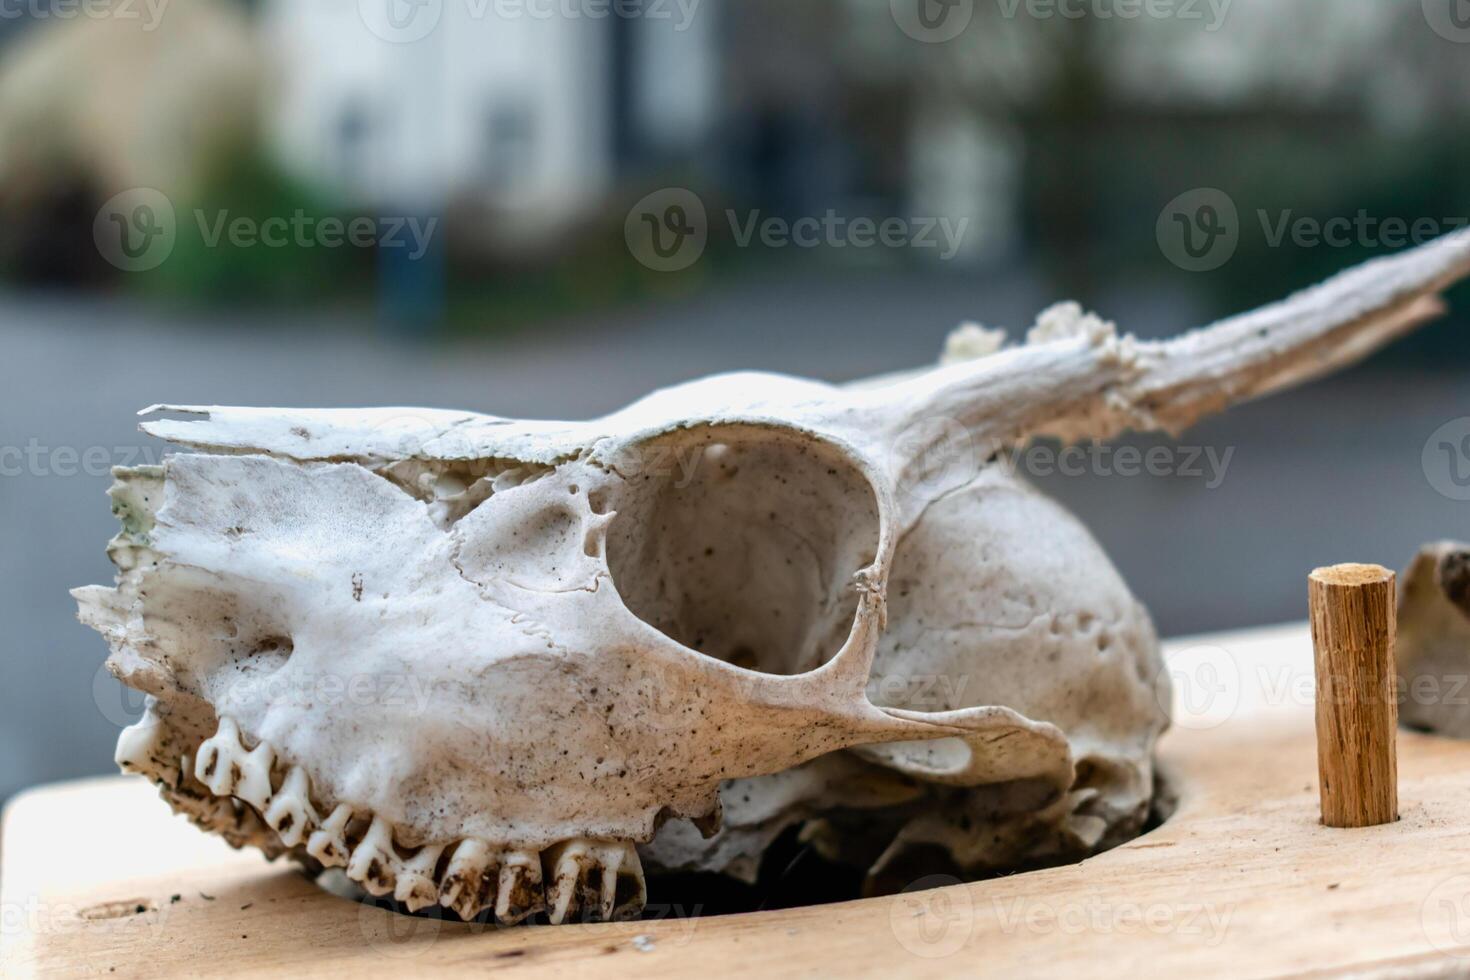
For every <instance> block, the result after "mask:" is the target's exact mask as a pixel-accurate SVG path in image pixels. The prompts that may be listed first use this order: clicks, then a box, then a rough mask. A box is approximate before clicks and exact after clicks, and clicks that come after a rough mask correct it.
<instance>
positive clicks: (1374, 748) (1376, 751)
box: [1307, 565, 1399, 827]
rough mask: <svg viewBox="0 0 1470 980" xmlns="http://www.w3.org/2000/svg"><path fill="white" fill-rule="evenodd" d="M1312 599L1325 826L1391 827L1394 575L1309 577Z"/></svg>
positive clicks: (1356, 571) (1394, 798)
mask: <svg viewBox="0 0 1470 980" xmlns="http://www.w3.org/2000/svg"><path fill="white" fill-rule="evenodd" d="M1307 597H1308V604H1309V606H1310V609H1311V618H1312V646H1313V648H1314V649H1315V651H1316V658H1315V660H1316V669H1317V774H1318V776H1319V778H1320V782H1321V792H1322V822H1323V823H1324V824H1326V825H1327V826H1329V827H1370V826H1372V825H1374V824H1380V823H1390V822H1392V821H1394V820H1397V819H1398V815H1399V802H1398V761H1397V756H1396V749H1395V742H1394V737H1395V733H1396V732H1397V729H1398V713H1399V712H1398V699H1397V692H1396V690H1395V687H1394V660H1393V639H1394V629H1395V599H1394V575H1393V572H1391V571H1389V570H1388V569H1386V568H1383V567H1381V566H1379V565H1333V566H1331V567H1330V568H1319V569H1316V570H1315V571H1313V572H1312V574H1311V575H1310V576H1309V577H1308V581H1307Z"/></svg>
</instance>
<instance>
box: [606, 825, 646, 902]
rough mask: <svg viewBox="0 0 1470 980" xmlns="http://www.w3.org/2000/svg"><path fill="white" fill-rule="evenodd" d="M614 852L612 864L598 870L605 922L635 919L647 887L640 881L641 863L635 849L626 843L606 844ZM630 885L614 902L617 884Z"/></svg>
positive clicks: (643, 900)
mask: <svg viewBox="0 0 1470 980" xmlns="http://www.w3.org/2000/svg"><path fill="white" fill-rule="evenodd" d="M614 848H615V849H616V853H617V857H616V859H615V860H614V861H612V862H609V863H608V864H606V865H604V866H603V871H602V917H603V918H604V919H605V920H607V921H608V922H614V921H616V922H621V921H624V920H626V919H636V918H637V917H638V915H639V914H640V913H641V912H642V911H643V906H644V904H645V903H647V901H648V888H647V885H646V884H645V883H644V879H643V862H642V861H640V860H639V859H638V849H637V848H635V847H634V846H633V845H632V844H631V843H629V842H627V841H619V842H618V843H616V844H613V845H609V848H608V849H609V850H612V849H614ZM620 883H626V884H628V885H630V886H631V887H630V889H629V891H628V892H627V893H626V897H624V899H623V900H622V901H621V902H619V901H618V885H619V884H620Z"/></svg>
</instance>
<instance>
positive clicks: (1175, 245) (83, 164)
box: [0, 0, 1470, 797]
mask: <svg viewBox="0 0 1470 980" xmlns="http://www.w3.org/2000/svg"><path fill="white" fill-rule="evenodd" d="M1467 121H1470V3H1467V2H1465V0H1423V2H1422V3H1421V2H1420V0H1399V2H1392V3H1386V2H1383V0H891V2H890V0H806V2H802V3H791V2H784V3H782V2H776V0H295V2H292V0H254V2H245V0H236V2H231V0H0V625H3V627H4V628H3V630H0V679H3V682H0V731H3V735H4V737H5V744H7V745H9V746H11V748H10V749H9V750H8V751H7V752H5V753H3V754H0V797H3V796H5V795H8V794H10V793H13V792H14V791H15V790H17V789H19V788H22V787H24V786H27V785H30V784H34V783H37V782H43V781H48V780H54V779H60V778H66V777H71V776H77V775H83V774H89V773H98V772H105V771H109V770H110V769H111V768H112V766H111V753H112V745H113V742H114V740H115V737H116V733H117V730H118V728H119V727H120V726H122V725H125V724H127V723H129V722H130V721H131V720H132V718H133V717H134V716H136V714H137V711H138V709H139V705H138V704H137V703H136V702H135V701H133V700H131V699H130V698H129V697H127V696H125V694H124V692H123V690H122V689H121V687H120V686H119V685H118V684H117V683H116V682H115V681H113V680H112V679H111V677H110V676H109V675H107V674H106V672H105V671H103V670H102V668H101V665H102V662H103V659H104V657H105V652H106V651H105V645H104V643H103V641H102V640H101V639H100V638H99V637H98V636H96V635H95V634H93V633H92V632H90V631H89V630H86V629H84V628H82V627H81V626H80V625H78V624H77V623H76V621H75V619H74V605H73V603H72V601H71V599H70V598H69V597H68V595H67V589H68V588H70V587H72V586H77V585H82V584H87V583H94V582H107V581H110V579H111V574H112V569H111V566H110V565H109V563H108V562H107V559H106V557H105V555H104V551H103V548H104V545H105V543H106V541H107V539H108V537H110V535H111V534H112V533H113V530H114V521H113V519H112V517H111V515H110V514H109V512H108V505H107V501H106V498H105V497H104V491H105V490H106V488H107V486H108V484H109V482H110V480H109V477H108V469H109V467H111V466H113V465H136V464H138V463H141V462H148V461H156V460H157V459H158V458H159V456H160V454H161V453H162V451H163V447H162V446H160V445H157V444H154V443H152V442H151V441H150V440H148V439H146V438H144V437H142V436H140V435H139V434H138V433H137V432H136V429H135V425H136V419H135V417H134V413H135V412H136V411H137V410H138V409H140V408H142V407H144V406H146V405H149V404H152V403H155V402H172V403H182V404H250V405H292V406H297V405H299V406H347V405H364V404H409V405H426V406H441V407H455V408H465V409H473V410H478V411H483V412H489V413H494V414H502V415H510V416H530V417H537V416H541V417H545V416H559V417H585V416H590V415H595V414H599V413H603V412H606V411H609V410H612V409H614V408H616V407H618V406H619V405H621V404H623V403H625V402H626V401H628V400H630V399H632V398H635V397H637V396H638V395H640V394H642V393H644V392H646V391H647V390H648V389H650V388H653V387H656V386H660V385H664V384H668V383H671V382H675V381H679V380H683V379H687V378H690V377H694V376H697V375H700V374H705V373H710V372H715V371H722V370H729V369H737V368H760V369H773V370H779V371H784V372H790V373H795V374H801V375H809V376H814V377H819V378H824V379H831V380H845V379H851V378H857V377H861V376H864V375H867V374H873V373H880V372H885V371H890V370H895V369H899V368H904V367H910V366H915V365H920V364H924V363H928V362H932V361H933V360H934V359H935V358H936V357H937V356H938V355H939V352H940V350H941V348H942V347H943V344H944V340H945V337H946V335H947V334H948V332H949V331H950V330H952V329H953V328H955V327H956V326H958V325H960V324H961V323H964V322H967V321H977V322H981V323H984V324H986V325H989V326H997V327H1006V328H1009V329H1010V331H1011V335H1012V336H1013V337H1018V336H1020V335H1022V334H1024V331H1025V329H1026V327H1027V326H1029V325H1030V324H1031V323H1032V322H1033V319H1034V317H1035V315H1036V313H1037V312H1038V311H1039V310H1041V309H1042V308H1044V307H1045V306H1047V305H1048V304H1050V303H1051V302H1053V301H1055V300H1058V299H1064V298H1073V299H1076V300H1078V301H1080V302H1082V303H1083V304H1084V305H1086V306H1088V307H1090V308H1094V309H1096V310H1097V311H1098V312H1099V313H1101V314H1102V315H1104V316H1105V317H1108V318H1110V319H1114V320H1116V321H1117V322H1118V324H1119V327H1120V329H1122V330H1126V331H1132V332H1134V333H1136V334H1138V335H1140V336H1145V337H1154V336H1162V335H1166V334H1170V333H1173V332H1176V331H1179V330H1182V329H1185V328H1188V327H1191V326H1195V325H1199V324H1202V323H1206V322H1209V321H1211V320H1213V319H1215V318H1218V317H1220V316H1223V315H1226V314H1229V313H1232V312H1237V311H1240V310H1244V309H1246V308H1249V307H1252V306H1255V305H1258V304H1261V303H1264V302H1267V301H1270V300H1273V299H1276V298H1279V297H1281V296H1283V295H1285V294H1287V293H1289V292H1291V291H1292V290H1294V289H1297V288H1299V287H1302V286H1305V285H1308V284H1310V283H1312V282H1314V281H1316V280H1318V279H1320V278H1322V277H1324V276H1326V275H1328V274H1330V273H1331V272H1333V271H1335V270H1337V269H1339V268H1342V267H1344V266H1347V265H1350V264H1353V263H1356V262H1358V261H1360V260H1362V259H1365V258H1367V257H1370V256H1372V255H1375V254H1382V253H1385V252H1389V251H1393V250H1395V249H1397V248H1400V247H1404V246H1406V245H1408V244H1413V243H1414V242H1417V241H1423V240H1427V239H1428V238H1431V237H1434V236H1436V235H1438V234H1440V233H1443V232H1447V231H1450V230H1453V229H1455V228H1458V227H1460V226H1462V225H1464V224H1465V223H1466V221H1467V217H1470V126H1467V125H1466V123H1467ZM1450 299H1451V303H1452V307H1453V310H1452V312H1451V314H1450V315H1449V316H1448V317H1447V318H1445V319H1444V320H1443V321H1441V322H1439V323H1437V324H1435V325H1433V326H1431V327H1429V328H1428V329H1425V330H1424V331H1422V332H1421V333H1419V334H1418V335H1416V336H1415V337H1413V338H1411V339H1410V340H1407V341H1405V342H1402V343H1400V344H1398V345H1396V346H1395V347H1394V348H1392V349H1391V350H1389V351H1387V352H1385V353H1383V354H1380V355H1378V356H1376V357H1375V358H1373V359H1372V360H1371V361H1370V362H1369V363H1367V364H1365V365H1363V366H1361V367H1359V368H1357V369H1355V370H1353V371H1351V372H1348V373H1346V374H1343V375H1341V376H1338V377H1335V378H1333V379H1330V380H1328V381H1325V382H1321V383H1318V384H1316V385H1313V386H1311V387H1308V388H1305V389H1302V390H1300V391H1296V392H1291V393H1288V394H1285V395H1282V396H1278V397H1275V398H1272V399H1268V400H1266V401H1263V402H1260V403H1256V404H1253V405H1249V406H1244V407H1242V408H1239V409H1236V410H1234V411H1232V412H1230V413H1229V414H1227V415H1225V416H1223V417H1220V418H1217V419H1214V420H1211V421H1209V422H1207V423H1205V424H1203V425H1201V426H1199V427H1198V428H1197V429H1195V430H1193V431H1191V432H1189V433H1186V434H1185V435H1184V436H1183V437H1182V438H1181V439H1180V440H1179V441H1178V442H1177V443H1175V442H1172V441H1170V440H1167V439H1164V438H1162V437H1156V436H1137V437H1130V438H1129V439H1128V440H1127V443H1128V444H1130V445H1134V446H1137V447H1138V448H1139V449H1140V450H1146V449H1148V448H1152V447H1156V446H1164V447H1173V446H1177V447H1178V448H1176V449H1171V450H1169V454H1168V458H1169V459H1170V460H1171V463H1170V465H1169V467H1167V468H1166V469H1167V472H1163V473H1154V474H1149V473H1147V472H1137V470H1136V467H1134V468H1133V472H1127V471H1126V470H1127V469H1128V468H1127V467H1124V466H1121V465H1119V466H1113V465H1111V464H1110V463H1109V462H1099V461H1097V459H1094V461H1093V462H1091V463H1088V464H1086V465H1083V466H1074V467H1072V468H1071V470H1070V471H1069V472H1062V471H1060V470H1059V469H1057V468H1056V467H1046V466H1044V465H1039V466H1035V467H1032V469H1034V470H1035V472H1032V473H1031V475H1032V476H1034V477H1035V479H1036V481H1037V482H1038V483H1039V484H1041V485H1042V486H1043V487H1044V489H1045V490H1046V491H1047V492H1049V493H1051V494H1054V495H1055V496H1057V497H1059V498H1061V499H1062V500H1063V501H1064V502H1065V503H1067V504H1068V505H1069V506H1070V507H1072V508H1073V509H1074V510H1075V511H1076V512H1077V513H1078V514H1080V515H1081V517H1082V518H1083V519H1084V520H1085V521H1086V522H1087V523H1088V524H1089V525H1090V526H1091V528H1092V529H1093V531H1094V533H1095V534H1096V535H1097V536H1098V537H1099V538H1100V539H1101V541H1102V542H1103V544H1104V545H1105V547H1106V548H1107V549H1108V550H1109V552H1110V553H1111V554H1112V555H1113V557H1114V560H1115V561H1116V563H1117V564H1118V566H1119V567H1120V569H1121V570H1122V572H1123V574H1124V575H1125V577H1126V578H1127V579H1128V580H1129V582H1130V583H1131V585H1132V586H1133V588H1134V590H1135V591H1136V592H1137V593H1138V595H1139V596H1140V597H1141V598H1142V599H1143V601H1144V602H1145V603H1147V604H1148V606H1149V607H1150V608H1151V609H1152V611H1153V613H1154V616H1155V618H1156V621H1157V623H1158V625H1159V627H1160V630H1161V632H1162V633H1164V634H1166V635H1174V634H1180V633H1187V632H1196V631H1203V630H1217V629H1226V628H1235V627H1243V626H1248V625H1252V624H1260V623H1267V622H1277V621H1283V620H1290V619H1297V618H1301V617H1302V616H1303V615H1304V609H1305V605H1304V603H1305V586H1304V581H1303V578H1304V575H1305V573H1306V572H1307V571H1308V570H1309V569H1310V568H1311V567H1313V566H1315V565H1320V564H1326V563H1330V562H1335V561H1342V560H1349V559H1351V560H1362V561H1376V562H1382V563H1384V564H1387V565H1389V566H1392V567H1402V566H1403V565H1404V564H1405V562H1406V561H1407V559H1408V558H1409V557H1410V555H1411V554H1412V553H1413V552H1414V550H1415V549H1416V548H1417V546H1418V545H1419V544H1420V543H1422V542H1424V541H1427V540H1431V539H1435V538H1441V537H1454V536H1459V537H1465V536H1467V535H1470V529H1467V527H1466V520H1465V517H1466V507H1467V506H1470V505H1467V504H1466V502H1465V500H1466V498H1467V497H1470V489H1466V486H1465V483H1467V482H1470V481H1464V480H1462V479H1461V469H1460V467H1461V466H1462V465H1463V466H1464V467H1465V468H1466V469H1467V470H1470V458H1467V459H1464V460H1439V459H1438V457H1437V456H1436V455H1435V450H1434V449H1433V447H1434V446H1437V445H1438V444H1439V442H1441V441H1443V440H1442V439H1441V438H1440V437H1439V436H1437V435H1436V433H1437V432H1439V433H1441V434H1442V433H1443V431H1450V432H1453V433H1456V436H1455V438H1456V439H1458V438H1459V436H1461V435H1465V434H1470V420H1466V419H1465V418H1464V416H1465V415H1466V414H1470V400H1467V396H1470V379H1467V376H1466V371H1465V368H1466V366H1467V364H1470V332H1467V330H1466V327H1467V326H1470V324H1467V320H1470V293H1467V292H1465V291H1461V292H1459V293H1457V294H1451V297H1450ZM1446 425H1448V426H1449V429H1448V430H1442V427H1444V426H1446ZM1462 430H1463V431H1462ZM1462 445H1466V446H1470V442H1465V443H1462ZM1426 447H1428V449H1429V451H1426ZM1436 460H1438V461H1436Z"/></svg>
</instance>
